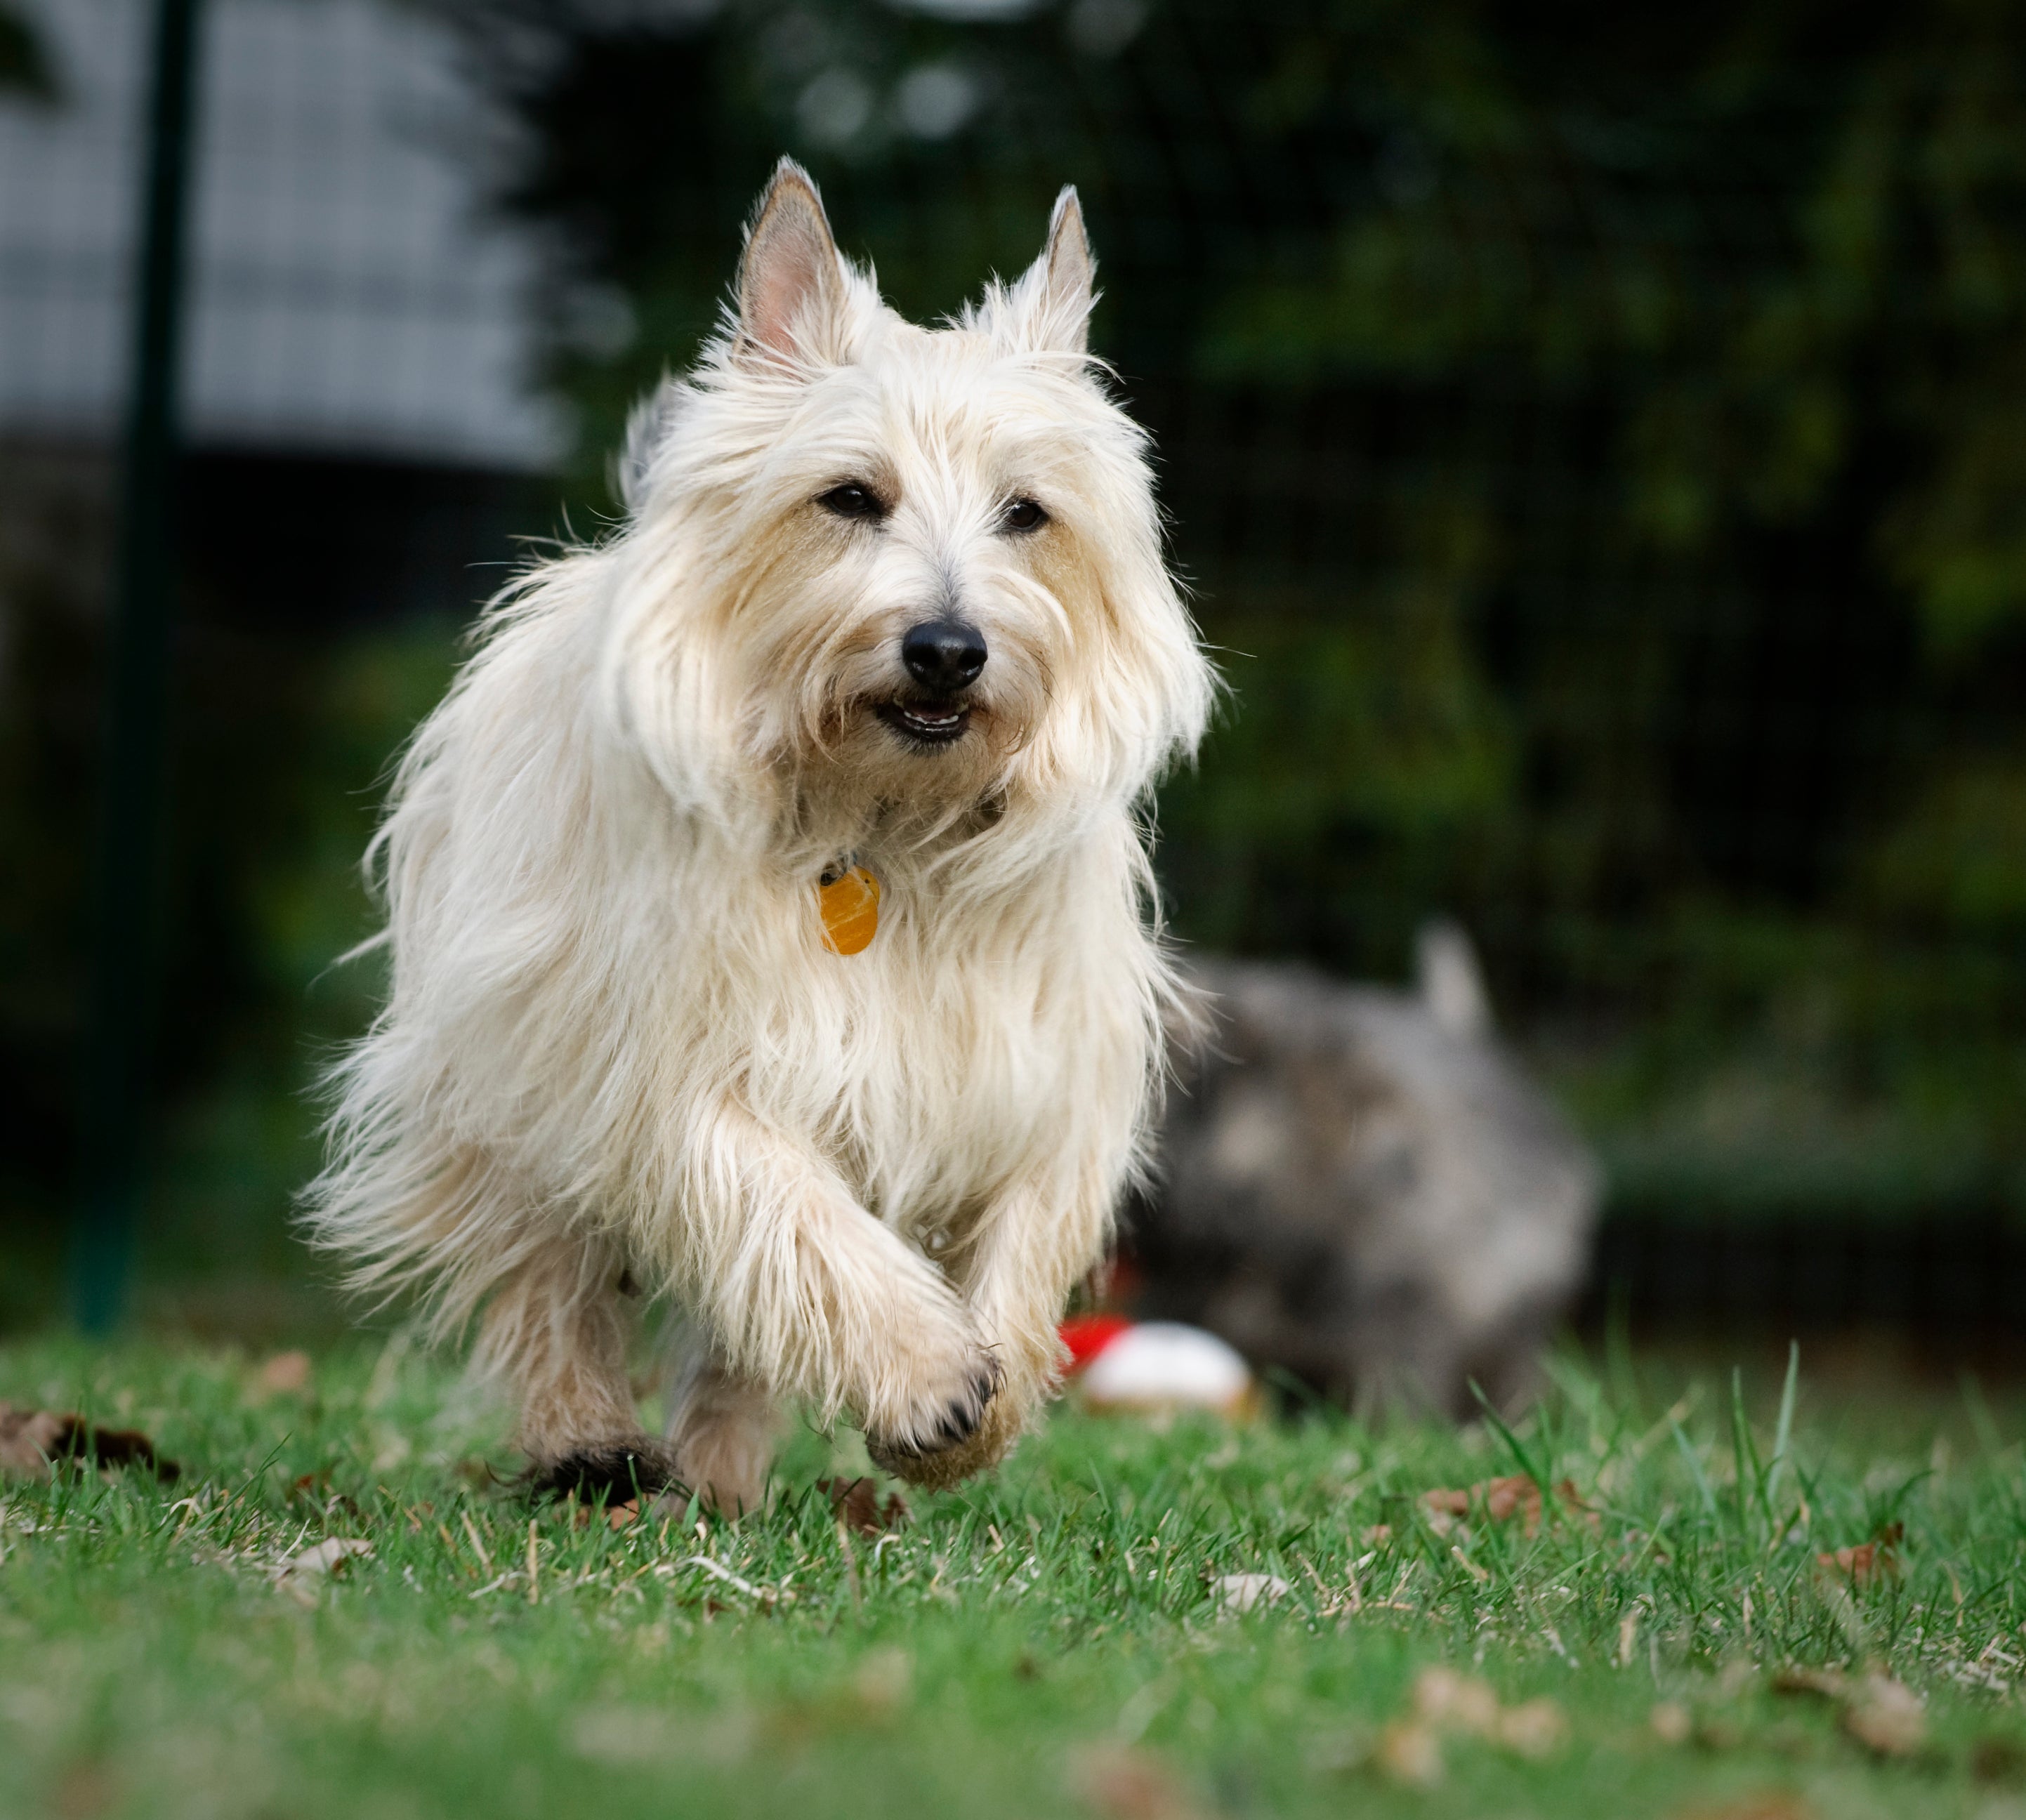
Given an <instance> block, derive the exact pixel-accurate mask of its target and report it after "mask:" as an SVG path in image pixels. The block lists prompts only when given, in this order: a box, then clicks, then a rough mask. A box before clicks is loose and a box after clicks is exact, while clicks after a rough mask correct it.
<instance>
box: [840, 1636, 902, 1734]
mask: <svg viewBox="0 0 2026 1820" xmlns="http://www.w3.org/2000/svg"><path fill="white" fill-rule="evenodd" d="M851 1689H852V1692H853V1693H855V1694H856V1695H857V1697H858V1704H860V1706H861V1707H863V1708H864V1709H865V1711H867V1712H868V1713H870V1714H871V1715H873V1716H874V1717H875V1719H890V1718H891V1717H892V1716H893V1715H894V1714H895V1713H897V1712H898V1711H901V1708H904V1706H906V1705H907V1704H908V1701H909V1700H911V1699H912V1698H913V1697H914V1691H915V1659H914V1657H913V1656H910V1655H909V1654H908V1652H907V1651H906V1650H904V1649H894V1648H891V1647H888V1648H884V1649H873V1650H869V1651H867V1652H866V1654H865V1655H864V1656H863V1657H862V1658H861V1659H860V1662H859V1664H858V1666H857V1667H856V1668H855V1669H854V1670H853V1671H852V1676H851Z"/></svg>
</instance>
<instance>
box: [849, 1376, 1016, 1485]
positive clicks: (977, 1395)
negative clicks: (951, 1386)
mask: <svg viewBox="0 0 2026 1820" xmlns="http://www.w3.org/2000/svg"><path fill="white" fill-rule="evenodd" d="M999 1380H1000V1370H999V1361H997V1360H996V1359H993V1358H988V1359H987V1360H986V1361H985V1363H984V1364H983V1365H982V1366H980V1367H979V1369H978V1373H977V1375H976V1376H974V1378H972V1380H971V1384H970V1387H969V1388H968V1389H967V1390H966V1391H965V1392H964V1394H963V1395H962V1396H960V1397H959V1398H957V1399H956V1402H953V1403H952V1404H951V1405H950V1406H949V1408H948V1409H945V1411H944V1412H943V1413H942V1416H941V1419H940V1420H938V1421H937V1424H936V1425H935V1427H934V1428H933V1429H932V1430H931V1431H930V1432H929V1433H928V1435H926V1436H925V1437H923V1439H920V1440H919V1441H904V1442H891V1441H881V1442H877V1443H872V1444H871V1451H872V1457H873V1458H874V1459H875V1461H878V1462H879V1464H881V1465H882V1466H883V1465H886V1464H887V1463H888V1462H889V1461H894V1460H919V1459H922V1458H923V1457H925V1456H926V1455H928V1454H930V1453H943V1452H945V1451H946V1450H948V1449H949V1448H952V1447H961V1446H963V1444H964V1442H967V1441H968V1440H969V1439H971V1436H972V1435H975V1434H976V1433H977V1432H978V1424H979V1423H981V1422H982V1421H983V1420H985V1406H986V1405H987V1404H988V1403H989V1402H991V1401H992V1399H993V1397H994V1396H996V1394H998V1391H999Z"/></svg>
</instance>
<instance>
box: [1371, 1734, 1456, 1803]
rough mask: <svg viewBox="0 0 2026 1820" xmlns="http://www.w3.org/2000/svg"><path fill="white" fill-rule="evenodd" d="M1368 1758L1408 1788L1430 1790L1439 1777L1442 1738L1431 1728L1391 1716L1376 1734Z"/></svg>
mask: <svg viewBox="0 0 2026 1820" xmlns="http://www.w3.org/2000/svg"><path fill="white" fill-rule="evenodd" d="M1372 1761H1373V1762H1374V1763H1376V1764H1377V1765H1378V1766H1379V1767H1380V1769H1381V1770H1383V1771H1384V1772H1385V1774H1387V1776H1388V1777H1389V1778H1391V1780H1393V1781H1396V1782H1401V1783H1404V1784H1405V1785H1406V1786H1407V1787H1409V1788H1410V1789H1432V1788H1433V1787H1435V1785H1436V1784H1437V1783H1438V1782H1439V1781H1441V1780H1442V1741H1441V1740H1440V1739H1439V1738H1438V1737H1436V1736H1435V1728H1434V1727H1433V1726H1427V1725H1423V1724H1421V1723H1420V1722H1418V1721H1416V1720H1413V1719H1395V1720H1394V1722H1392V1723H1391V1725H1389V1726H1387V1728H1386V1729H1385V1730H1383V1731H1382V1732H1381V1733H1380V1734H1379V1748H1378V1749H1377V1750H1376V1751H1375V1752H1372Z"/></svg>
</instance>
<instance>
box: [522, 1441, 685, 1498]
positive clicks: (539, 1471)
mask: <svg viewBox="0 0 2026 1820" xmlns="http://www.w3.org/2000/svg"><path fill="white" fill-rule="evenodd" d="M526 1483H527V1487H528V1489H529V1490H530V1491H531V1492H532V1493H533V1494H535V1496H536V1497H537V1498H564V1497H567V1496H568V1495H569V1494H570V1493H572V1492H575V1493H576V1495H577V1497H578V1498H580V1499H582V1500H583V1501H584V1502H586V1503H595V1502H597V1501H599V1499H601V1498H602V1500H603V1501H605V1502H606V1504H608V1505H615V1504H624V1503H626V1502H627V1501H628V1500H630V1499H632V1498H652V1497H654V1495H655V1494H656V1493H658V1492H662V1491H666V1490H669V1489H670V1488H671V1487H681V1481H680V1479H678V1478H677V1477H676V1461H675V1456H674V1455H673V1454H672V1453H670V1452H669V1450H668V1449H666V1448H665V1447H659V1446H655V1445H654V1443H653V1442H646V1441H643V1442H632V1443H627V1442H614V1443H613V1445H611V1446H606V1447H581V1448H579V1449H577V1450H576V1451H575V1452H574V1453H565V1454H564V1455H563V1456H562V1457H561V1458H560V1459H556V1460H544V1461H538V1462H537V1463H536V1464H534V1465H532V1466H531V1467H529V1469H528V1475H527V1481H526ZM684 1489H686V1488H684Z"/></svg>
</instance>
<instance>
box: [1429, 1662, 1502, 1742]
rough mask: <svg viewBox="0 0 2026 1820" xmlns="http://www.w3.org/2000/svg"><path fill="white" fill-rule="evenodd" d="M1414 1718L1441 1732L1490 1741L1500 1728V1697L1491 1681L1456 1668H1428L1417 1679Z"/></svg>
mask: <svg viewBox="0 0 2026 1820" xmlns="http://www.w3.org/2000/svg"><path fill="white" fill-rule="evenodd" d="M1413 1702H1414V1716H1415V1717H1416V1719H1419V1720H1420V1722H1422V1723H1423V1724H1424V1725H1430V1726H1435V1728H1436V1729H1437V1730H1441V1731H1461V1732H1468V1733H1470V1734H1471V1735H1472V1737H1481V1738H1488V1737H1491V1736H1492V1734H1493V1733H1494V1732H1496V1731H1497V1729H1498V1717H1499V1705H1498V1696H1497V1694H1495V1693H1493V1692H1492V1691H1491V1688H1490V1685H1489V1684H1488V1683H1487V1682H1482V1681H1479V1679H1478V1678H1477V1677H1476V1676H1475V1675H1474V1674H1459V1673H1458V1672H1457V1671H1456V1670H1455V1669H1453V1668H1424V1669H1423V1670H1422V1671H1421V1672H1420V1674H1418V1675H1416V1677H1415V1678H1414V1693H1413Z"/></svg>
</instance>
